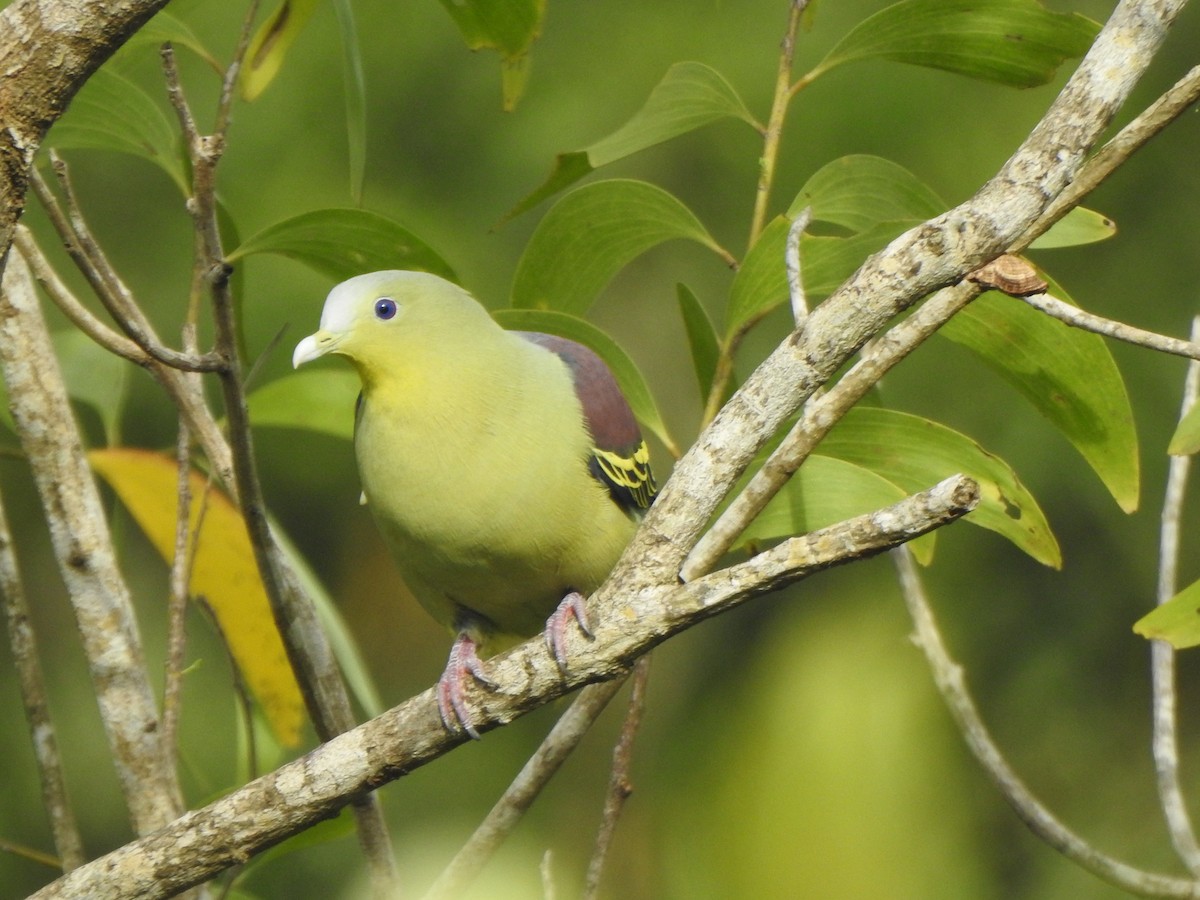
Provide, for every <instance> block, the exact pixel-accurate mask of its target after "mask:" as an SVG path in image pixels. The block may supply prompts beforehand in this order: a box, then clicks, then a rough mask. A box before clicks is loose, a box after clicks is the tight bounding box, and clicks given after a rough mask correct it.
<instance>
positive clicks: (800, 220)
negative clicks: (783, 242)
mask: <svg viewBox="0 0 1200 900" xmlns="http://www.w3.org/2000/svg"><path fill="white" fill-rule="evenodd" d="M811 222H812V207H811V206H806V207H804V209H802V210H801V211H800V215H798V216H796V218H794V219H793V220H792V224H791V226H790V227H789V228H788V236H787V252H786V253H785V254H784V257H785V260H784V261H785V262H786V264H787V280H788V296H789V297H790V298H791V301H792V321H793V322H795V324H796V327H797V328H800V327H802V326H803V325H804V320H805V319H806V318H808V299H807V298H806V297H805V296H804V278H803V275H802V274H801V271H800V239H801V238H802V237H804V232H805V231H806V230H807V228H808V226H809V224H810V223H811Z"/></svg>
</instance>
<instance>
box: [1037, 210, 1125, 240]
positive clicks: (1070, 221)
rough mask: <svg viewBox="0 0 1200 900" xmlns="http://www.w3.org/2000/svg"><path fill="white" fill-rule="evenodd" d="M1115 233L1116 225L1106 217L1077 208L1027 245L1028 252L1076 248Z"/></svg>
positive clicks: (1104, 238)
mask: <svg viewBox="0 0 1200 900" xmlns="http://www.w3.org/2000/svg"><path fill="white" fill-rule="evenodd" d="M1116 233H1117V224H1116V223H1115V222H1114V221H1113V220H1112V219H1110V218H1108V217H1107V216H1104V215H1101V214H1100V213H1098V212H1095V211H1094V210H1090V209H1087V208H1086V207H1083V206H1077V207H1075V208H1074V209H1073V210H1071V211H1070V212H1069V213H1067V214H1066V215H1065V216H1063V217H1062V218H1061V219H1059V220H1058V221H1057V222H1055V223H1054V224H1053V225H1051V226H1050V230H1049V231H1047V232H1046V233H1045V234H1043V235H1042V236H1041V237H1040V238H1038V239H1037V240H1035V241H1034V242H1033V243H1032V244H1030V245H1029V249H1030V250H1051V249H1054V248H1056V247H1078V246H1079V245H1081V244H1094V243H1096V242H1097V241H1106V240H1108V239H1109V238H1110V237H1112V236H1113V235H1114V234H1116Z"/></svg>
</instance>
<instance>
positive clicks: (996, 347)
mask: <svg viewBox="0 0 1200 900" xmlns="http://www.w3.org/2000/svg"><path fill="white" fill-rule="evenodd" d="M1040 274H1041V275H1042V277H1046V275H1045V273H1044V272H1041V273H1040ZM1047 281H1050V279H1047ZM1049 292H1050V293H1052V294H1053V295H1054V296H1055V297H1058V298H1060V299H1062V300H1066V301H1068V302H1069V298H1068V296H1067V294H1066V292H1065V291H1063V290H1062V288H1061V287H1060V286H1059V285H1057V284H1055V283H1053V282H1052V281H1051V282H1050V290H1049ZM940 333H941V334H942V335H944V336H945V337H948V338H950V340H952V341H955V342H956V343H959V344H962V345H963V346H965V347H968V348H970V349H971V350H973V351H975V353H976V354H978V355H979V357H980V358H981V359H982V360H983V361H984V362H985V363H987V364H988V365H989V366H990V367H991V368H993V369H995V370H996V372H997V373H998V374H999V375H1000V376H1001V377H1002V378H1004V379H1005V380H1006V381H1007V382H1008V383H1009V384H1010V385H1012V386H1013V387H1014V388H1016V390H1017V392H1018V393H1020V394H1021V395H1022V396H1024V397H1025V398H1026V399H1027V400H1028V401H1029V402H1030V403H1032V404H1033V405H1034V407H1035V408H1036V409H1037V410H1038V412H1040V413H1041V414H1042V415H1044V416H1045V417H1046V418H1047V419H1049V420H1050V421H1051V423H1053V424H1054V426H1055V427H1056V428H1058V429H1059V431H1061V432H1062V433H1063V435H1064V436H1065V437H1066V438H1067V440H1069V441H1070V442H1071V443H1072V444H1073V445H1074V446H1075V448H1076V449H1077V450H1078V451H1079V452H1080V453H1081V454H1082V455H1083V458H1084V459H1085V460H1087V462H1088V465H1090V466H1091V467H1092V469H1093V470H1094V471H1095V472H1096V474H1097V475H1099V476H1100V480H1101V481H1102V482H1104V485H1105V487H1107V488H1108V490H1109V492H1110V493H1111V494H1112V495H1113V499H1115V500H1116V501H1117V503H1118V504H1119V505H1120V507H1121V508H1122V509H1123V510H1125V511H1126V512H1132V511H1133V510H1135V509H1137V504H1138V483H1139V464H1138V446H1137V432H1136V430H1135V429H1134V423H1133V411H1132V409H1131V408H1130V404H1129V395H1128V393H1127V392H1126V390H1125V382H1124V380H1123V379H1122V378H1121V373H1120V371H1119V370H1118V369H1117V365H1116V363H1115V362H1114V361H1113V358H1112V354H1111V353H1110V352H1109V350H1108V347H1107V345H1106V344H1105V343H1104V340H1103V339H1102V338H1101V337H1100V336H1099V335H1096V334H1091V333H1090V332H1086V331H1081V330H1079V329H1078V328H1070V327H1068V326H1067V325H1065V324H1063V323H1062V322H1060V321H1058V320H1057V319H1052V318H1051V317H1050V316H1047V315H1043V314H1042V313H1040V312H1038V311H1037V310H1035V309H1032V308H1031V307H1029V306H1028V305H1027V304H1025V303H1022V302H1021V301H1020V300H1017V299H1014V298H1012V297H1007V296H1005V295H1003V294H1000V293H998V292H995V291H988V292H987V293H985V294H983V295H982V296H981V297H979V298H978V299H977V300H975V301H974V302H972V303H971V305H970V306H968V307H967V308H966V309H964V310H963V311H962V312H960V313H959V314H958V315H956V316H955V317H954V318H953V319H951V320H950V321H949V322H948V323H947V324H946V325H944V326H942V329H941V332H940Z"/></svg>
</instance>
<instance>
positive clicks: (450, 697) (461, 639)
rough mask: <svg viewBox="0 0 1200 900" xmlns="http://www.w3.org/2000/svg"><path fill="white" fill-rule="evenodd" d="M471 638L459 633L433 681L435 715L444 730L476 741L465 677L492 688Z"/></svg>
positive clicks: (477, 732) (475, 730)
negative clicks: (464, 733) (435, 705)
mask: <svg viewBox="0 0 1200 900" xmlns="http://www.w3.org/2000/svg"><path fill="white" fill-rule="evenodd" d="M475 646H476V645H475V641H474V640H473V639H472V638H471V637H470V636H469V635H467V634H460V635H459V636H458V637H456V638H455V639H454V643H453V644H452V645H451V647H450V658H449V659H448V660H447V661H446V670H445V671H444V672H443V673H442V677H441V678H440V679H438V683H437V700H438V714H439V715H440V716H441V717H442V725H444V726H445V728H446V730H447V731H458V730H461V731H464V732H466V734H467V735H468V736H469V737H470V738H472V739H473V740H476V741H477V740H479V738H480V735H479V731H478V730H477V729H476V728H475V726H474V725H472V724H471V710H470V709H469V708H468V707H467V696H466V692H465V690H464V682H465V680H466V677H467V676H468V675H470V676H471V677H472V678H474V679H475V680H476V681H477V682H479V683H480V684H481V685H483V686H484V687H486V688H488V689H494V688H495V687H496V682H494V681H492V680H491V679H490V678H488V677H487V675H486V674H485V673H484V671H483V662H482V660H480V659H479V655H478V654H477V653H476V650H475Z"/></svg>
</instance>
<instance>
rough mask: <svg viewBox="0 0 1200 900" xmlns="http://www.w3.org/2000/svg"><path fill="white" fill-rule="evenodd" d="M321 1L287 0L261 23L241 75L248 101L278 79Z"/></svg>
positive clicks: (251, 42) (249, 48)
mask: <svg viewBox="0 0 1200 900" xmlns="http://www.w3.org/2000/svg"><path fill="white" fill-rule="evenodd" d="M319 3H320V0H283V2H281V3H280V4H279V5H278V6H277V7H275V11H274V12H272V13H271V15H270V16H268V17H267V20H266V21H265V22H263V24H262V25H261V26H259V29H258V31H256V32H255V33H254V37H252V38H251V39H250V46H249V47H248V48H247V49H246V61H245V62H244V63H243V64H242V71H241V73H240V74H239V76H238V86H239V87H240V88H241V92H242V98H243V99H244V100H254V99H255V98H256V97H258V95H259V94H261V93H262V92H263V91H265V90H266V89H267V86H268V85H270V83H271V82H272V81H274V79H275V76H276V75H278V74H279V70H280V68H281V67H282V66H283V60H284V57H285V56H287V52H288V50H290V49H291V46H292V44H293V43H294V42H295V40H296V38H297V37H299V36H300V32H301V31H303V30H304V26H305V25H307V24H308V20H309V19H311V18H312V16H313V13H314V12H316V11H317V6H318V5H319Z"/></svg>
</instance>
